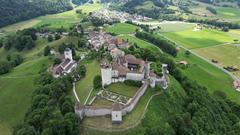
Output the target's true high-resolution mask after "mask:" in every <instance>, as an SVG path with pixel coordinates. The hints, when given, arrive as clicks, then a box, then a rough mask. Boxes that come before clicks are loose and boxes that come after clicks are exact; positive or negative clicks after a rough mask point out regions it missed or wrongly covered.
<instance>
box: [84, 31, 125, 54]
mask: <svg viewBox="0 0 240 135" xmlns="http://www.w3.org/2000/svg"><path fill="white" fill-rule="evenodd" d="M88 42H89V44H90V45H91V47H92V48H93V49H95V50H99V49H100V48H101V47H104V48H107V49H108V51H111V50H112V49H114V48H120V49H122V48H128V47H129V44H128V43H127V42H126V41H124V40H122V39H121V38H118V37H114V36H112V35H110V34H108V33H106V32H98V31H93V32H90V33H89V34H88Z"/></svg>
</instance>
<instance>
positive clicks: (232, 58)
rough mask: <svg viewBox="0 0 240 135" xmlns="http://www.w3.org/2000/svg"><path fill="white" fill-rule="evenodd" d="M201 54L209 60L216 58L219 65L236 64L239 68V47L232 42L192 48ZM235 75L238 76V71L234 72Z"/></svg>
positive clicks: (239, 73) (239, 75)
mask: <svg viewBox="0 0 240 135" xmlns="http://www.w3.org/2000/svg"><path fill="white" fill-rule="evenodd" d="M193 51H194V52H197V53H198V54H200V55H201V56H204V57H205V58H207V59H209V60H212V59H214V60H217V61H218V62H219V63H218V64H219V65H220V66H222V67H224V66H237V67H238V68H240V55H239V52H240V47H236V46H234V45H232V44H229V45H221V46H213V47H208V48H200V49H194V50H193ZM234 74H235V75H237V76H238V77H240V72H239V71H238V72H234Z"/></svg>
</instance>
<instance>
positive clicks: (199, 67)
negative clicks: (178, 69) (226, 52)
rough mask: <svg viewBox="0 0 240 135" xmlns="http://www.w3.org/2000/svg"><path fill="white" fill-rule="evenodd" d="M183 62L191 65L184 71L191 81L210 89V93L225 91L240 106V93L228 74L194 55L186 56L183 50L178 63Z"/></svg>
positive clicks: (177, 59)
mask: <svg viewBox="0 0 240 135" xmlns="http://www.w3.org/2000/svg"><path fill="white" fill-rule="evenodd" d="M181 60H185V61H187V62H188V63H189V66H188V68H186V69H183V70H182V71H183V73H185V75H187V76H188V77H189V78H190V79H192V80H195V81H197V82H198V83H199V84H201V85H202V86H205V87H206V88H208V91H209V92H210V93H213V92H214V91H223V92H224V93H226V95H227V97H228V98H229V99H231V100H232V101H234V102H236V103H238V104H240V93H239V92H237V91H236V90H235V89H234V88H233V85H232V83H233V80H232V78H231V77H230V76H229V75H228V74H226V73H224V72H223V71H221V70H220V69H218V68H216V67H215V66H213V65H211V64H209V63H208V62H206V61H204V60H202V59H201V58H199V57H197V56H195V55H193V54H191V55H190V56H186V55H185V50H181V51H180V53H179V54H178V56H177V58H176V62H178V61H181Z"/></svg>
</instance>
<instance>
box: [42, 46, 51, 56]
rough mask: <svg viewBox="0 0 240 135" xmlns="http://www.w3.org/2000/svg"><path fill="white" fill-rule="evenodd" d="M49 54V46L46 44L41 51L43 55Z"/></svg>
mask: <svg viewBox="0 0 240 135" xmlns="http://www.w3.org/2000/svg"><path fill="white" fill-rule="evenodd" d="M50 54H51V48H50V47H49V46H46V47H45V48H44V51H43V55H44V56H49V55H50Z"/></svg>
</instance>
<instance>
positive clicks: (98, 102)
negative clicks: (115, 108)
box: [91, 99, 113, 107]
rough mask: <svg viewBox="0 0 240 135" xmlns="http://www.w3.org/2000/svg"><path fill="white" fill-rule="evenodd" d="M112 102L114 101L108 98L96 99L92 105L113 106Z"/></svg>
mask: <svg viewBox="0 0 240 135" xmlns="http://www.w3.org/2000/svg"><path fill="white" fill-rule="evenodd" d="M112 104H113V102H111V101H108V100H106V99H95V100H94V102H93V103H92V104H91V105H92V106H97V107H112Z"/></svg>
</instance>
